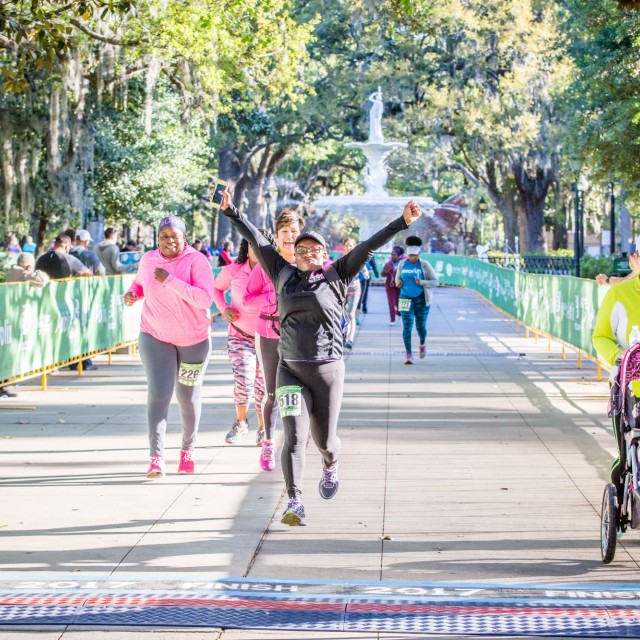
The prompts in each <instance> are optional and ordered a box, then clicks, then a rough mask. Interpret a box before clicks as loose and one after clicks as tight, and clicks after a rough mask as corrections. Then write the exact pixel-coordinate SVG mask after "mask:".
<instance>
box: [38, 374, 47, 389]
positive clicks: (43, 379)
mask: <svg viewBox="0 0 640 640" xmlns="http://www.w3.org/2000/svg"><path fill="white" fill-rule="evenodd" d="M40 384H41V386H42V390H43V391H46V390H47V389H48V388H49V380H48V379H47V374H46V373H43V374H42V377H41V378H40Z"/></svg>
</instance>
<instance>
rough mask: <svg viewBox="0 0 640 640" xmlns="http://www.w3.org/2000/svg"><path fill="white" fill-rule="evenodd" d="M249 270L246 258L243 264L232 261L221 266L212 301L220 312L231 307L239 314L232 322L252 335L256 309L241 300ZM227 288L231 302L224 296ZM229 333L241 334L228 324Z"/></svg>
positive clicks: (231, 334)
mask: <svg viewBox="0 0 640 640" xmlns="http://www.w3.org/2000/svg"><path fill="white" fill-rule="evenodd" d="M256 268H257V267H256ZM251 271H252V269H251V266H250V265H249V261H248V260H247V261H246V262H245V263H243V264H238V263H237V262H232V263H231V264H228V265H227V266H226V267H222V269H221V270H220V273H219V274H218V275H217V276H216V279H215V281H214V287H215V288H214V291H213V301H214V302H215V303H216V307H218V309H219V310H220V311H221V312H222V311H224V310H225V309H228V308H229V307H233V308H234V309H235V310H236V311H237V312H238V313H239V314H240V315H239V316H238V319H237V320H235V321H234V323H233V324H234V325H235V326H236V327H238V329H241V330H242V331H243V332H244V333H247V334H249V335H250V336H254V335H255V332H256V322H257V320H258V311H257V310H256V309H254V308H250V307H247V306H245V305H244V304H243V302H242V299H243V298H244V294H245V291H246V289H247V282H248V280H249V276H250V275H251ZM227 289H231V304H228V303H227V301H226V300H225V297H224V292H225V291H226V290H227ZM229 335H230V336H237V335H242V334H239V332H238V331H236V330H235V328H234V327H232V326H231V324H230V325H229Z"/></svg>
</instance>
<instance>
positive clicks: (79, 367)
mask: <svg viewBox="0 0 640 640" xmlns="http://www.w3.org/2000/svg"><path fill="white" fill-rule="evenodd" d="M83 372H84V367H83V366H82V360H78V375H79V376H81V375H82V374H83Z"/></svg>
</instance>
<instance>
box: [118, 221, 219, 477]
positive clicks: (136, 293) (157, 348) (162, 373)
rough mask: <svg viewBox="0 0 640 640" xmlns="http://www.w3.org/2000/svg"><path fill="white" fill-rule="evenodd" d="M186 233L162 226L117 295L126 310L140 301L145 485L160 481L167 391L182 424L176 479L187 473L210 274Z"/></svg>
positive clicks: (204, 353) (206, 333)
mask: <svg viewBox="0 0 640 640" xmlns="http://www.w3.org/2000/svg"><path fill="white" fill-rule="evenodd" d="M185 233H186V225H185V223H184V221H183V220H182V219H181V218H178V217H177V216H169V217H167V218H164V219H163V220H162V221H161V222H160V226H159V228H158V249H156V250H154V251H149V252H147V253H145V254H144V255H143V256H142V260H141V261H140V265H139V267H138V272H137V274H136V278H135V280H134V281H133V283H132V284H131V287H129V291H127V293H125V294H124V303H125V304H126V305H127V306H131V305H133V304H135V303H136V302H138V301H139V300H143V301H144V306H143V307H142V318H141V324H140V338H139V341H138V345H139V348H140V357H141V358H142V363H143V365H144V368H145V372H146V375H147V381H148V385H149V388H148V395H147V419H148V423H149V447H150V454H151V463H150V465H149V470H148V471H147V477H148V478H153V477H158V476H163V475H164V443H165V434H166V430H167V417H168V413H169V405H170V403H171V397H172V396H173V390H174V388H175V390H176V397H177V399H178V404H179V405H180V415H181V417H182V451H181V452H180V464H179V466H178V473H193V472H194V458H193V450H194V446H195V441H196V434H197V432H198V425H199V423H200V415H201V413H202V400H201V391H202V382H203V379H204V373H205V371H206V369H207V363H208V360H209V352H210V350H211V344H210V329H211V317H210V307H211V303H212V302H213V273H212V271H211V266H210V265H209V262H208V261H207V259H206V258H205V257H204V256H203V255H202V254H201V253H200V252H199V251H196V250H195V249H194V248H193V247H190V246H189V245H188V244H187V243H186V237H185ZM176 383H177V384H176Z"/></svg>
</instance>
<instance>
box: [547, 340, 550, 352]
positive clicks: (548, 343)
mask: <svg viewBox="0 0 640 640" xmlns="http://www.w3.org/2000/svg"><path fill="white" fill-rule="evenodd" d="M547 351H551V338H549V339H548V342H547Z"/></svg>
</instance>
